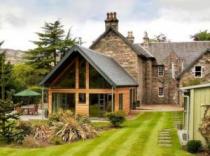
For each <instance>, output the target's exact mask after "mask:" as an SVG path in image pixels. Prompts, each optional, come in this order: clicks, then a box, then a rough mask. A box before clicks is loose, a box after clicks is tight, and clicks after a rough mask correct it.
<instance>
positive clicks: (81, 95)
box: [79, 93, 86, 103]
mask: <svg viewBox="0 0 210 156" xmlns="http://www.w3.org/2000/svg"><path fill="white" fill-rule="evenodd" d="M85 102H86V94H84V93H79V103H85Z"/></svg>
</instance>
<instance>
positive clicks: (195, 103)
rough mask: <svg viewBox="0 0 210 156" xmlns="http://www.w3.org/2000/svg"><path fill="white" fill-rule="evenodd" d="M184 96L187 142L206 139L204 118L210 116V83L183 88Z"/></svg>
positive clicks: (204, 141)
mask: <svg viewBox="0 0 210 156" xmlns="http://www.w3.org/2000/svg"><path fill="white" fill-rule="evenodd" d="M181 90H182V91H183V96H184V130H185V134H186V135H185V136H186V140H187V141H188V140H200V141H201V142H202V143H203V144H204V145H205V144H206V139H205V138H204V137H203V135H202V133H201V129H200V128H201V124H202V121H203V119H204V117H207V116H210V109H209V108H210V83H208V84H202V85H195V86H188V87H183V88H181Z"/></svg>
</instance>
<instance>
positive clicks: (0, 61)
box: [0, 42, 12, 100]
mask: <svg viewBox="0 0 210 156" xmlns="http://www.w3.org/2000/svg"><path fill="white" fill-rule="evenodd" d="M2 44H3V42H1V43H0V46H1V45H2ZM11 81H12V65H11V64H10V62H7V61H6V54H5V51H3V52H1V53H0V87H1V99H2V100H5V95H6V90H5V88H6V87H7V86H8V85H9V84H10V82H11Z"/></svg>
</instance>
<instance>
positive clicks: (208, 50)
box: [177, 49, 210, 79]
mask: <svg viewBox="0 0 210 156" xmlns="http://www.w3.org/2000/svg"><path fill="white" fill-rule="evenodd" d="M209 52H210V49H207V50H205V51H203V52H202V53H200V54H199V56H198V57H197V58H196V59H195V60H193V61H192V62H191V63H190V64H189V65H188V66H187V67H185V69H184V70H183V71H182V72H181V73H180V74H179V75H178V76H177V79H180V78H181V77H182V75H183V74H184V73H185V72H187V71H188V70H190V68H191V67H192V66H194V65H195V64H196V63H197V61H198V60H200V59H201V58H202V56H203V55H204V54H206V53H209Z"/></svg>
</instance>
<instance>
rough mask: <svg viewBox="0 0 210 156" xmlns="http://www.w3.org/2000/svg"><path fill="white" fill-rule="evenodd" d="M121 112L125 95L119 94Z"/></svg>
mask: <svg viewBox="0 0 210 156" xmlns="http://www.w3.org/2000/svg"><path fill="white" fill-rule="evenodd" d="M119 110H123V94H119Z"/></svg>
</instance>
